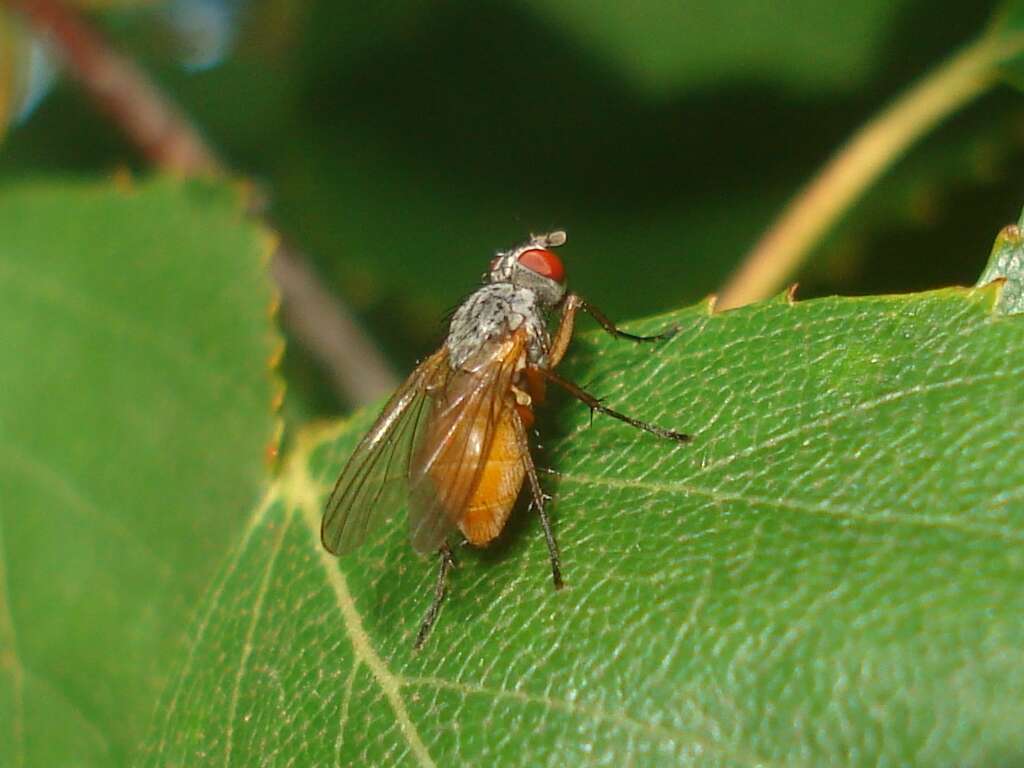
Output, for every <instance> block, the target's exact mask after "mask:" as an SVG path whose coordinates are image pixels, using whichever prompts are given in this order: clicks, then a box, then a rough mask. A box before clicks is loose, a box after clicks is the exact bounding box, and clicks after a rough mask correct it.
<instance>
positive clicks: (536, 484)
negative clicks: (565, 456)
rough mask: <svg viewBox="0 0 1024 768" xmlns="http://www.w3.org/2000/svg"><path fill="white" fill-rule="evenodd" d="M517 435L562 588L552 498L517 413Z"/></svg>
mask: <svg viewBox="0 0 1024 768" xmlns="http://www.w3.org/2000/svg"><path fill="white" fill-rule="evenodd" d="M516 425H517V426H516V437H517V438H518V441H519V452H520V454H521V455H522V457H523V465H524V467H525V468H526V477H527V479H528V482H529V483H530V496H531V499H530V506H532V507H533V508H534V509H536V510H537V514H538V515H540V525H541V528H543V529H544V541H545V542H547V545H548V557H549V558H550V560H551V580H552V581H553V582H554V584H555V589H561V588H562V586H563V582H562V561H561V558H560V557H559V555H558V542H556V541H555V534H554V533H552V532H551V520H550V518H548V511H547V507H546V506H545V502H546V501H547V500H548V498H550V497H549V496H547V495H545V493H544V491H543V490H541V487H540V480H538V479H537V467H536V465H535V464H534V463H533V457H531V456H530V443H529V440H528V439H527V436H526V427H525V426H524V425H523V422H522V419H521V418H520V417H519V415H518V414H517V415H516Z"/></svg>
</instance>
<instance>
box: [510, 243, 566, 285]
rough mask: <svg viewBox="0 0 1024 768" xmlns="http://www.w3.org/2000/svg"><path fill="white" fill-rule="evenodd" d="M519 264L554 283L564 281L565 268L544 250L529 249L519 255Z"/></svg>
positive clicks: (558, 260)
mask: <svg viewBox="0 0 1024 768" xmlns="http://www.w3.org/2000/svg"><path fill="white" fill-rule="evenodd" d="M519 263H520V264H521V265H522V266H524V267H526V268H527V269H528V270H530V271H531V272H536V273H537V274H538V275H540V276H541V277H547V278H550V279H552V280H554V281H555V282H556V283H561V282H563V281H564V280H565V267H564V266H562V260H561V259H560V258H558V257H557V256H556V255H555V254H554V253H552V252H551V251H549V250H547V249H545V248H531V249H530V250H528V251H523V252H522V253H521V254H519Z"/></svg>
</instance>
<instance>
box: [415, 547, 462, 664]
mask: <svg viewBox="0 0 1024 768" xmlns="http://www.w3.org/2000/svg"><path fill="white" fill-rule="evenodd" d="M437 554H438V557H439V560H440V564H439V566H438V569H437V583H436V584H435V585H434V601H433V602H432V603H431V604H430V608H429V609H428V610H427V615H426V616H424V617H423V623H422V624H420V631H419V632H417V633H416V642H415V643H414V644H413V650H416V651H418V650H419V649H420V648H422V647H423V644H424V643H425V642H427V637H428V636H429V635H430V630H431V629H432V628H433V626H434V622H435V621H437V615H438V614H439V613H440V612H441V601H442V600H444V593H445V592H446V591H447V587H448V572H449V571H450V570H451V569H452V568H454V567H455V558H454V556H452V551H451V549H450V548H449V547H448V542H445V543H444V544H442V545H441V548H440V549H439V550H437Z"/></svg>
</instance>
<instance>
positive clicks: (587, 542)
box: [145, 287, 1024, 765]
mask: <svg viewBox="0 0 1024 768" xmlns="http://www.w3.org/2000/svg"><path fill="white" fill-rule="evenodd" d="M997 295H998V290H997V289H996V288H995V287H989V288H982V289H970V290H968V289H949V290H943V291H938V292H934V293H926V294H918V295H909V296H895V297H872V298H864V299H822V300H815V301H808V302H804V303H799V304H795V305H794V304H790V303H789V302H787V301H786V300H785V298H780V299H779V300H776V301H772V302H767V303H764V304H761V305H755V306H751V307H747V308H744V309H741V310H737V311H734V312H729V313H724V314H711V313H710V312H709V311H708V306H707V305H702V306H698V307H695V308H692V309H688V310H685V311H681V312H678V313H675V314H671V315H666V316H662V317H658V318H653V319H650V320H647V321H644V322H641V323H637V324H636V325H635V327H633V328H632V330H636V331H639V332H650V331H654V330H657V329H659V328H662V327H664V326H665V325H666V324H668V323H678V324H679V326H680V333H679V334H678V335H677V336H676V337H675V338H674V339H672V340H671V341H670V342H667V343H665V344H662V345H659V346H654V347H651V346H640V347H638V346H634V345H631V344H629V343H626V342H623V341H617V340H613V339H611V338H609V337H607V336H606V335H603V334H595V333H588V334H585V335H583V336H582V337H581V338H580V339H579V340H578V343H577V345H576V346H575V347H574V350H573V352H572V353H571V355H570V358H571V359H569V360H568V361H567V365H566V375H567V376H569V377H570V378H572V379H574V380H577V381H579V382H581V383H584V384H587V385H588V386H589V387H590V388H591V389H592V390H593V391H595V392H596V393H597V394H599V395H601V396H603V397H605V398H606V399H607V402H608V403H609V404H610V405H613V406H619V407H621V408H623V409H626V410H628V411H629V412H631V413H633V414H634V415H636V416H638V417H641V418H646V419H651V420H654V421H657V422H658V423H660V424H663V425H665V426H669V427H673V428H677V429H683V430H687V431H690V432H692V433H693V434H694V442H693V443H692V444H690V445H684V446H676V445H672V444H666V443H664V442H661V441H659V440H658V439H656V438H654V437H652V436H650V435H648V434H645V433H637V432H635V431H632V430H630V429H629V428H627V427H625V426H624V425H622V424H620V423H618V422H614V421H611V420H609V419H604V418H601V417H600V416H599V417H597V418H596V419H595V420H594V423H593V425H592V426H588V422H589V415H588V413H587V411H586V409H585V408H584V407H582V406H581V405H580V404H578V403H576V402H575V401H566V400H563V399H558V398H556V399H555V401H554V402H553V403H551V404H549V406H547V407H546V409H545V410H543V411H542V412H541V413H540V416H541V419H540V422H539V423H540V424H541V426H542V430H543V442H544V445H545V449H544V450H543V451H541V452H540V453H539V455H540V458H539V461H540V463H541V465H542V466H548V467H551V468H553V469H554V470H555V472H556V473H557V474H550V473H544V474H543V475H542V482H543V483H544V485H545V486H546V488H547V490H548V491H550V492H551V493H552V494H553V496H554V500H553V502H552V507H551V508H552V511H553V515H554V519H555V521H556V528H557V536H558V540H559V542H560V545H561V551H562V555H563V566H564V571H565V574H566V580H567V587H566V589H565V590H563V591H561V592H559V593H555V592H554V591H553V590H552V588H551V583H550V573H549V568H548V562H547V553H546V549H545V545H544V542H543V538H542V536H541V535H540V530H539V525H538V524H537V521H536V519H535V517H534V516H532V515H530V514H528V513H527V512H526V510H525V509H522V510H519V511H518V513H517V514H516V515H514V516H513V521H512V523H511V524H510V526H509V528H508V529H507V530H506V531H505V533H504V534H503V536H502V538H501V539H500V540H499V543H498V544H497V545H496V546H495V547H493V548H492V549H490V550H484V551H477V550H472V549H469V548H464V547H460V548H459V549H458V551H457V557H458V559H459V568H458V569H457V570H456V571H455V572H454V574H453V579H452V582H451V587H450V592H449V595H448V598H447V600H446V602H445V605H444V608H443V610H442V613H441V616H440V620H439V622H438V624H437V626H436V627H435V630H434V633H433V635H432V636H431V637H430V639H429V641H428V643H427V645H426V647H425V648H424V649H423V650H422V651H421V652H419V653H414V652H413V651H412V649H411V645H412V641H413V638H414V635H415V632H416V630H417V627H418V625H419V622H420V620H421V617H422V615H423V613H424V611H425V610H426V608H427V606H428V604H429V602H430V598H431V592H432V589H433V582H434V578H435V563H434V562H432V561H428V560H423V559H419V558H417V557H416V556H414V555H413V553H412V551H411V548H410V547H409V545H408V542H407V538H406V536H407V534H406V531H405V528H404V525H402V524H400V523H398V522H396V523H394V524H393V525H390V526H385V527H382V528H381V529H380V530H378V531H376V532H375V533H374V534H373V535H371V539H370V542H369V543H368V544H367V545H366V546H365V547H364V548H363V549H361V550H360V551H358V552H356V553H354V554H352V555H350V556H348V557H345V558H342V559H340V560H339V559H335V558H333V557H331V556H330V555H328V554H327V553H326V552H324V551H323V550H322V549H321V548H320V545H319V538H318V529H319V519H320V510H321V506H322V504H323V502H324V499H325V496H326V493H327V491H328V489H329V488H330V486H331V483H332V482H333V479H334V477H335V475H336V473H337V472H338V471H339V469H340V467H341V465H342V463H343V462H344V460H345V458H346V456H347V455H348V453H349V451H350V450H351V449H352V446H353V445H354V443H355V441H356V440H357V439H358V438H359V437H360V436H361V434H362V433H363V432H364V431H365V429H366V428H367V426H368V425H369V423H370V421H371V418H372V416H373V414H372V413H364V414H362V415H361V416H359V417H358V418H356V419H353V420H352V421H351V422H347V423H345V424H342V425H340V426H339V427H336V428H334V429H331V430H320V431H314V432H309V433H307V434H306V436H305V438H304V441H300V444H299V446H298V448H297V450H296V452H295V453H294V454H293V456H292V457H291V461H290V462H289V464H288V465H287V467H286V469H285V471H284V473H283V475H282V477H281V479H280V481H279V482H277V483H276V484H275V485H274V486H273V487H272V489H271V490H270V491H269V493H268V495H267V497H266V498H265V499H264V501H263V503H262V504H260V505H259V507H258V508H257V510H256V511H255V512H254V514H253V515H252V517H251V519H250V522H249V525H248V527H247V530H246V533H245V536H244V538H243V540H242V541H241V543H240V544H239V545H238V546H237V547H236V548H235V549H234V550H233V553H232V554H231V556H230V558H229V560H228V562H227V563H226V565H225V566H224V567H223V568H222V570H221V573H220V575H219V577H218V578H217V580H216V582H215V585H214V587H213V588H212V590H211V591H210V593H209V594H208V595H207V596H206V598H205V600H204V604H203V606H202V608H201V609H200V616H199V619H198V621H197V624H196V626H195V627H194V629H193V631H192V642H191V646H190V650H189V654H188V657H187V660H186V661H185V663H184V665H183V666H182V668H181V670H180V672H179V674H178V676H177V679H176V680H175V682H173V683H172V684H171V685H170V686H169V688H168V690H167V692H166V694H165V698H164V703H163V705H162V707H161V713H160V714H159V716H158V717H157V720H156V723H155V725H154V729H153V731H152V734H151V737H150V739H149V744H148V746H149V748H150V754H149V756H148V759H147V760H146V761H145V764H148V765H168V764H177V765H190V764H195V763H196V762H198V761H200V760H206V761H212V762H216V763H220V762H223V763H224V764H233V765H252V764H256V763H266V764H281V765H285V764H299V765H318V764H331V765H334V764H340V765H379V764H388V765H392V764H403V765H405V764H424V765H431V764H436V765H461V764H474V765H494V764H500V765H509V764H514V765H541V764H549V765H555V764H557V765H580V764H584V763H587V764H598V763H600V764H609V765H627V764H636V765H650V764H655V763H663V764H669V765H678V764H681V763H684V762H686V761H688V760H695V761H699V762H701V763H702V764H710V765H735V764H776V765H789V764H809V765H826V764H864V765H874V764H878V763H883V762H884V763H889V764H919V765H950V764H976V765H992V764H996V763H998V762H999V761H1000V760H1012V759H1013V757H1012V756H1019V755H1020V754H1021V752H1022V750H1024V737H1022V736H1021V732H1020V723H1021V722H1022V719H1024V592H1022V591H1021V589H1020V584H1021V582H1022V579H1024V555H1022V549H1021V543H1022V541H1024V509H1022V497H1021V492H1020V489H1021V488H1022V487H1024V439H1022V437H1024V435H1022V427H1021V422H1020V420H1019V419H1018V418H1016V417H1015V415H1016V414H1018V413H1019V412H1020V408H1021V404H1022V403H1024V376H1022V375H1021V374H1022V372H1024V352H1022V350H1024V322H1022V321H1020V320H1018V319H1015V318H1006V317H1003V316H1001V315H998V314H995V313H994V312H993V305H994V303H995V301H996V298H997Z"/></svg>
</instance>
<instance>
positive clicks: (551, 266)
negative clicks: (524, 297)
mask: <svg viewBox="0 0 1024 768" xmlns="http://www.w3.org/2000/svg"><path fill="white" fill-rule="evenodd" d="M564 242H565V232H562V231H560V230H559V231H557V232H548V233H547V234H546V235H533V236H532V237H531V238H530V239H529V240H528V241H526V242H525V243H523V244H522V245H517V246H516V247H515V248H513V249H511V250H509V251H501V252H499V253H498V255H497V256H495V257H494V259H493V260H492V261H491V269H490V272H488V273H487V276H486V279H487V281H488V282H491V283H512V285H514V286H516V287H517V288H526V289H528V290H531V291H533V292H534V293H535V294H536V296H537V299H538V301H539V303H540V304H541V305H542V306H545V307H553V306H555V305H556V304H557V303H558V302H560V301H561V300H562V297H563V296H565V267H564V266H563V265H562V260H561V259H560V258H558V256H556V255H555V252H554V251H552V250H551V249H552V248H557V247H558V246H560V245H562V244H563V243H564Z"/></svg>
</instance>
